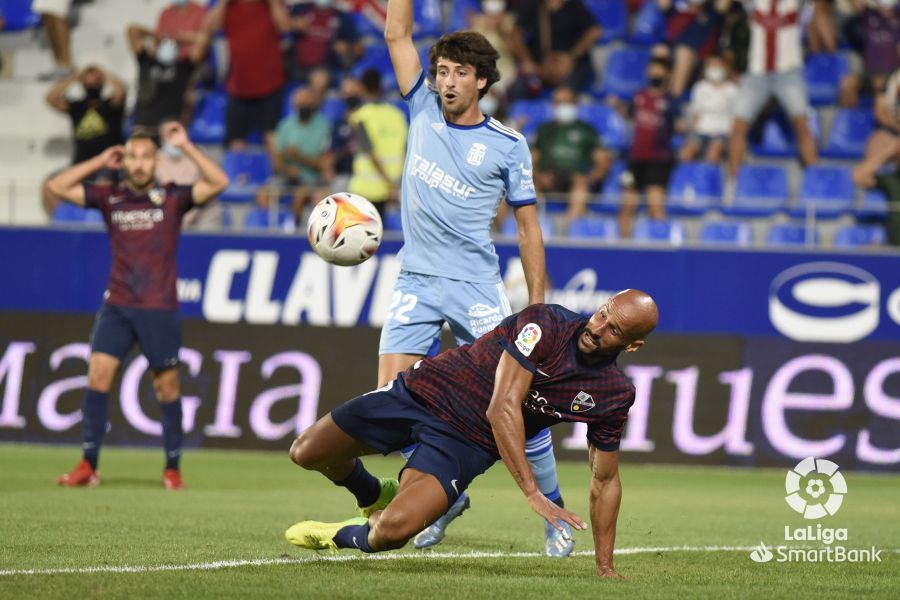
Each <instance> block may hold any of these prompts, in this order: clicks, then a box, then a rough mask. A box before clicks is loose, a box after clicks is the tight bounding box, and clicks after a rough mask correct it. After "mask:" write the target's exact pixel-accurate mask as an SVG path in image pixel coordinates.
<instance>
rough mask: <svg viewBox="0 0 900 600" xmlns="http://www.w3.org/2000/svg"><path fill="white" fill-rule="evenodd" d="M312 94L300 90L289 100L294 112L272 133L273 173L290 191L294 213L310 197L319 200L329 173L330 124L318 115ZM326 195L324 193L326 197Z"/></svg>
mask: <svg viewBox="0 0 900 600" xmlns="http://www.w3.org/2000/svg"><path fill="white" fill-rule="evenodd" d="M315 100H316V98H315V95H314V94H313V92H312V91H311V90H310V89H309V88H308V87H301V88H299V89H298V90H297V91H296V92H294V96H293V98H292V101H293V106H294V112H293V113H292V114H290V115H288V116H286V117H284V118H283V119H282V120H281V121H280V122H279V123H278V128H277V129H276V132H275V145H276V148H277V159H276V161H275V171H276V173H277V174H278V176H279V177H280V179H281V181H282V184H283V185H284V186H286V187H287V188H288V189H290V190H291V191H292V194H293V197H294V208H295V213H296V214H300V212H301V211H302V209H303V206H304V204H305V203H306V202H307V201H308V200H309V199H310V198H311V197H318V196H319V195H320V194H321V192H320V190H319V188H321V187H322V186H323V184H324V183H325V174H326V173H327V172H328V170H329V166H330V156H329V149H330V147H331V122H330V121H329V120H328V118H327V117H325V115H323V114H322V113H321V112H319V110H318V107H317V106H316V103H315ZM326 195H327V194H326Z"/></svg>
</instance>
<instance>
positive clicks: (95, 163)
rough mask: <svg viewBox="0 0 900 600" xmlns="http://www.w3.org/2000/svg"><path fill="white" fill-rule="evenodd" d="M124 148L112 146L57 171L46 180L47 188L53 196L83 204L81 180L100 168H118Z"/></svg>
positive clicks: (120, 164)
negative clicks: (59, 171)
mask: <svg viewBox="0 0 900 600" xmlns="http://www.w3.org/2000/svg"><path fill="white" fill-rule="evenodd" d="M124 155H125V148H123V147H122V146H112V147H110V148H107V149H106V150H104V151H103V153H102V154H98V155H97V156H95V157H93V158H89V159H88V160H86V161H84V162H80V163H78V164H77V165H72V166H71V167H69V168H68V169H66V170H64V171H62V172H61V173H58V174H57V175H55V176H54V177H52V178H51V179H50V181H48V182H47V189H48V190H50V192H51V193H52V194H53V195H54V196H58V197H60V198H62V199H63V200H66V201H68V202H71V203H72V204H77V205H78V206H84V201H85V196H84V186H83V185H82V182H83V181H84V180H85V179H87V178H88V177H90V176H91V175H93V174H94V173H96V172H97V171H99V170H100V169H119V168H121V167H122V157H123V156H124Z"/></svg>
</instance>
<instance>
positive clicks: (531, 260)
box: [513, 204, 547, 304]
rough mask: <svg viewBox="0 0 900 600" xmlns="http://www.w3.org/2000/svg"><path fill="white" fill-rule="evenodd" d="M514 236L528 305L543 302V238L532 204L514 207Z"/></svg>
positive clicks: (544, 266) (544, 267) (544, 265)
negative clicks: (523, 276)
mask: <svg viewBox="0 0 900 600" xmlns="http://www.w3.org/2000/svg"><path fill="white" fill-rule="evenodd" d="M513 211H514V214H515V216H516V235H517V237H518V242H519V255H520V256H521V257H522V268H523V269H524V271H525V283H526V284H527V285H528V304H541V303H543V302H544V283H545V281H544V280H545V274H546V272H547V264H546V262H545V258H544V238H543V234H542V233H541V224H540V222H539V221H538V217H537V208H535V205H534V204H526V205H525V206H516V207H515V208H514V209H513Z"/></svg>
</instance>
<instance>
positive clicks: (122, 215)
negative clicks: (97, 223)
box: [84, 184, 194, 310]
mask: <svg viewBox="0 0 900 600" xmlns="http://www.w3.org/2000/svg"><path fill="white" fill-rule="evenodd" d="M84 198H85V206H86V207H88V208H96V209H99V210H100V212H102V213H103V220H104V221H106V228H107V230H108V231H109V245H110V248H111V250H112V269H110V272H109V284H108V285H107V288H106V294H105V295H104V299H105V300H106V302H108V303H110V304H115V305H117V306H130V307H133V308H147V309H165V310H176V309H177V308H178V293H177V291H176V287H175V285H176V274H175V251H176V250H177V248H178V235H179V232H180V231H181V221H182V217H184V214H185V213H186V212H187V211H188V210H190V208H191V207H192V206H193V205H194V202H193V196H192V194H191V188H190V186H177V185H173V184H168V185H165V186H160V187H153V188H150V189H149V190H147V191H146V192H145V193H143V194H136V193H135V192H133V191H131V190H130V189H129V188H127V187H125V186H124V185H121V184H115V185H91V184H85V186H84Z"/></svg>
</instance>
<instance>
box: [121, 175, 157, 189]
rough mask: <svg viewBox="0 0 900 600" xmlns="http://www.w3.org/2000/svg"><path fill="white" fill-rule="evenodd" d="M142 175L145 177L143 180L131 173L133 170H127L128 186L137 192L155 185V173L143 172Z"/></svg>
mask: <svg viewBox="0 0 900 600" xmlns="http://www.w3.org/2000/svg"><path fill="white" fill-rule="evenodd" d="M141 175H142V176H143V179H142V181H138V179H137V178H136V177H135V175H134V174H132V173H131V171H125V183H126V184H127V185H128V187H130V188H131V189H133V190H135V191H137V192H141V191H144V190H146V189H147V188H149V187H150V186H152V185H153V179H154V174H153V173H149V174H145V173H142V174H141Z"/></svg>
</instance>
